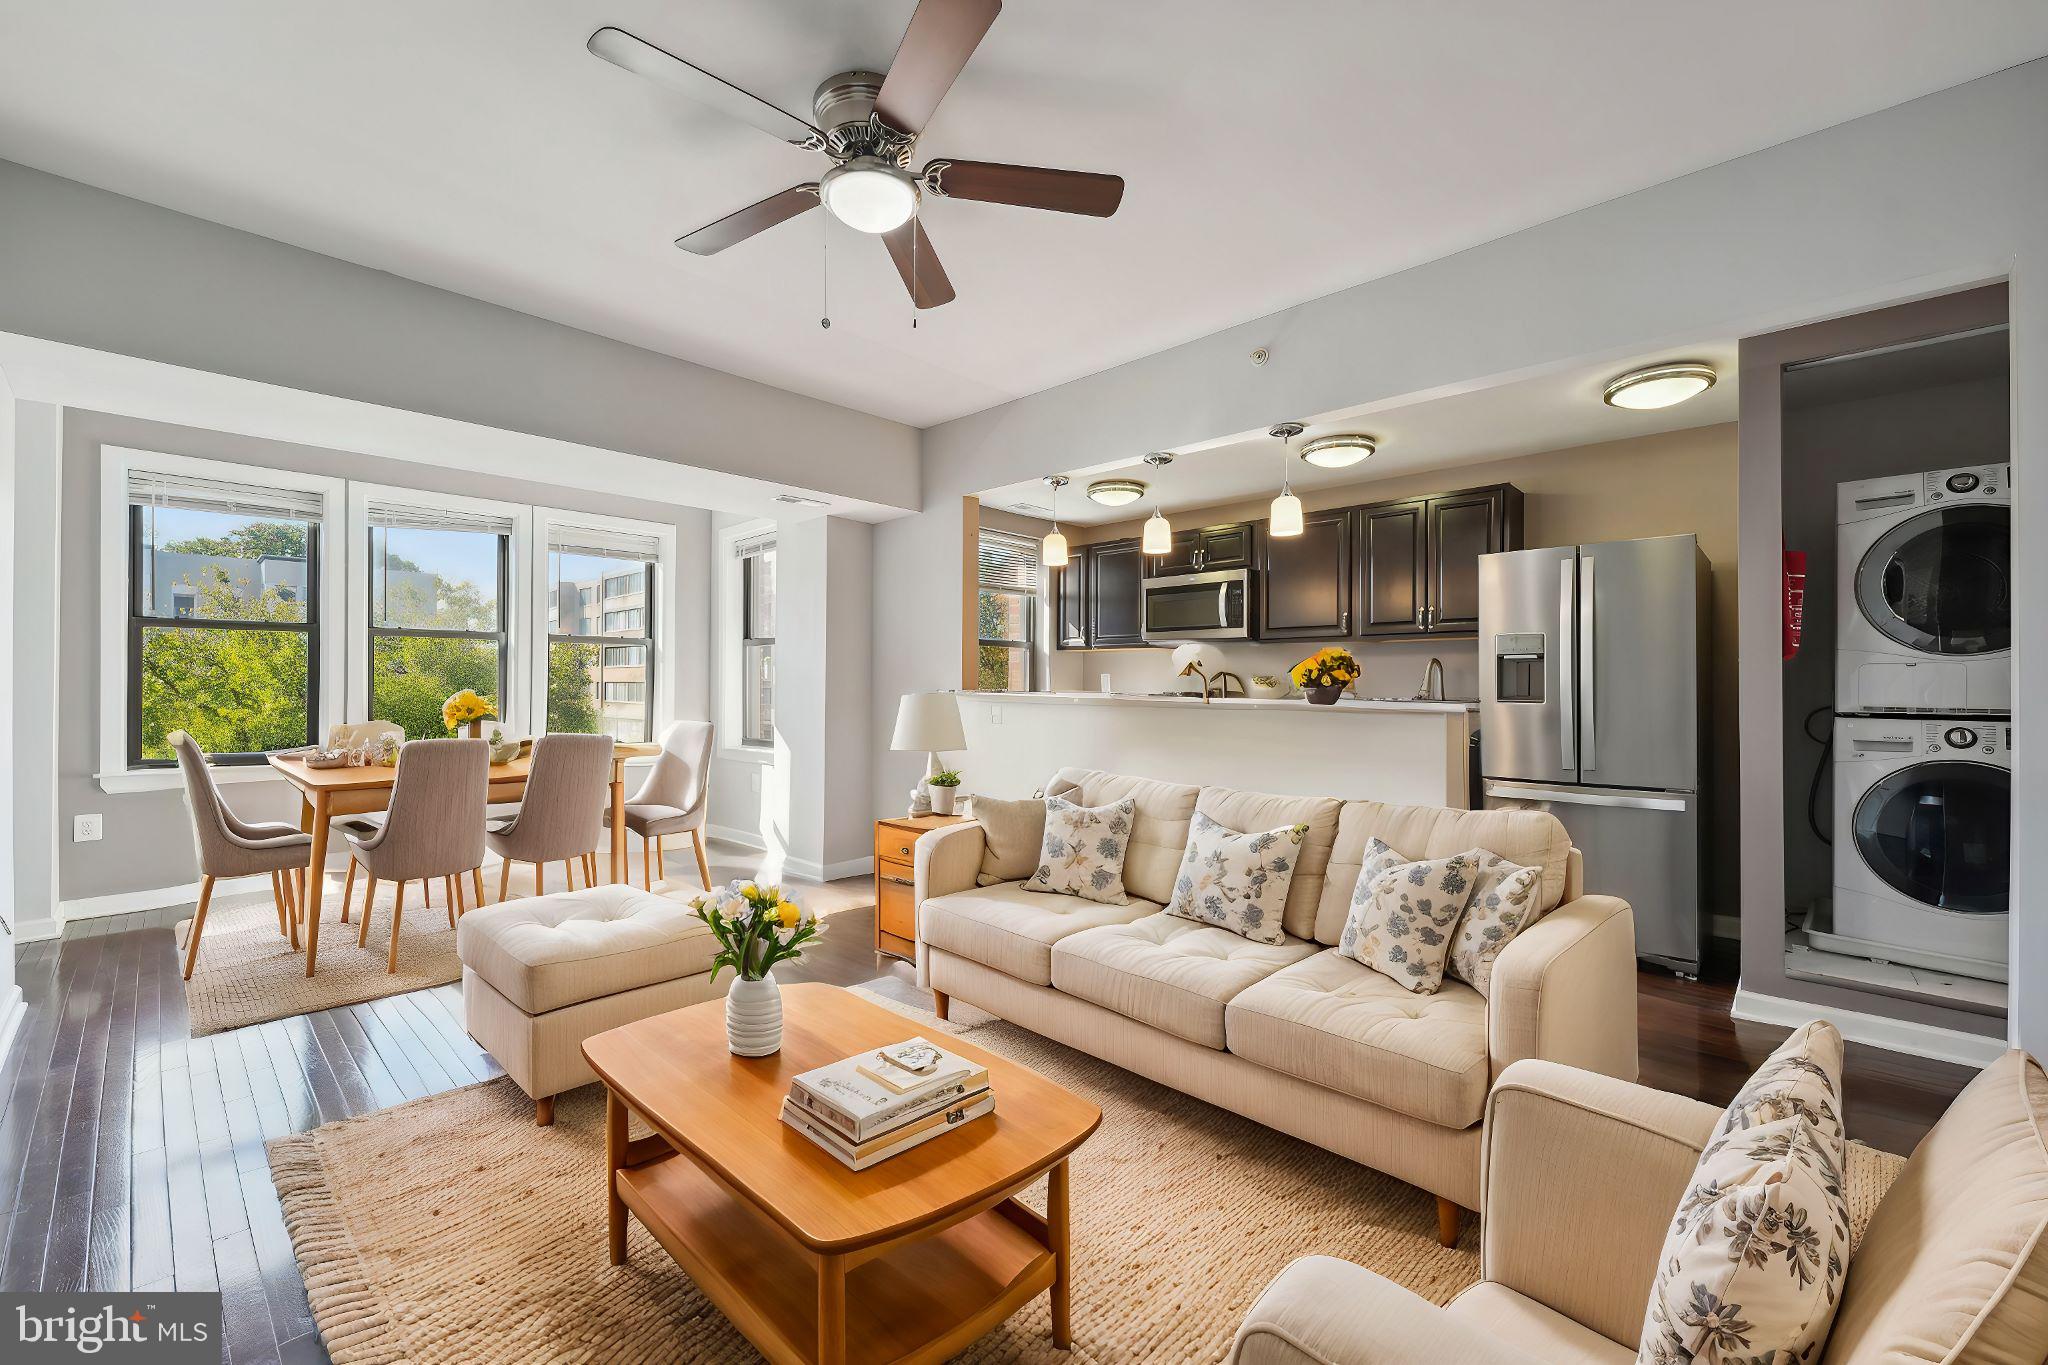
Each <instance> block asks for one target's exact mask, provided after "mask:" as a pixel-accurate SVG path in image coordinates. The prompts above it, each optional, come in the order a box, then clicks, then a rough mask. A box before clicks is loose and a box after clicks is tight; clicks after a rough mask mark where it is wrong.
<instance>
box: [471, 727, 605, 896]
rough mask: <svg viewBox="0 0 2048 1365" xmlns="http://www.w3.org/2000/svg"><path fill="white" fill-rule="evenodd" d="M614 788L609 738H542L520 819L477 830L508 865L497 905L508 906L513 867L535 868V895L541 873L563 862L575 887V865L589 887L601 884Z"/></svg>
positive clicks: (535, 749)
mask: <svg viewBox="0 0 2048 1365" xmlns="http://www.w3.org/2000/svg"><path fill="white" fill-rule="evenodd" d="M611 785H612V737H611V736H610V735H542V736H541V737H540V738H539V739H537V740H535V741H534V742H533V767H532V768H531V769H530V770H529V771H528V773H527V775H526V794H525V796H524V797H522V798H521V800H520V803H519V813H518V814H517V815H515V816H513V817H512V818H511V819H509V820H493V821H491V822H489V824H488V825H486V824H485V823H484V821H483V819H482V815H481V813H479V816H478V827H479V828H482V829H485V830H487V834H486V836H485V837H486V841H487V842H488V843H489V845H490V848H491V851H492V852H493V853H496V854H497V855H498V856H499V857H500V858H502V859H504V860H505V861H504V865H503V866H502V867H500V868H499V869H498V899H499V900H501V901H502V900H504V899H505V896H506V892H507V889H508V887H509V886H510V884H511V879H512V864H513V863H515V862H521V863H532V864H533V894H534V895H536V896H538V895H540V894H541V893H542V891H543V890H544V889H545V887H544V883H543V873H542V871H541V869H542V868H543V867H544V866H545V865H546V864H548V863H554V862H559V863H560V864H561V865H562V873H563V875H564V876H566V877H567V878H568V879H569V889H570V890H572V891H573V890H574V889H575V887H576V873H575V871H574V867H573V863H572V860H573V862H580V863H582V864H583V879H584V884H585V885H586V886H588V885H593V884H595V882H596V880H597V866H596V864H597V853H596V850H597V846H598V842H599V840H600V839H602V838H603V836H604V822H603V819H602V815H601V812H602V810H603V806H604V800H605V797H606V795H607V794H608V793H609V792H610V791H611Z"/></svg>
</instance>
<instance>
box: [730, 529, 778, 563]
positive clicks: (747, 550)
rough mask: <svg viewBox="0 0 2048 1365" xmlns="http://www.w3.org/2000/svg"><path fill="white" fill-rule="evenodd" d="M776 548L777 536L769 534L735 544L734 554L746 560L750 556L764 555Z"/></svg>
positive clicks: (748, 537)
mask: <svg viewBox="0 0 2048 1365" xmlns="http://www.w3.org/2000/svg"><path fill="white" fill-rule="evenodd" d="M774 548H775V535H774V533H773V532H768V533H764V534H762V535H758V536H747V537H745V538H744V539H741V540H739V541H736V542H734V544H733V547H732V552H733V554H734V556H735V557H737V558H739V559H745V558H746V557H747V556H748V555H758V554H763V553H766V552H767V551H769V550H772V549H774Z"/></svg>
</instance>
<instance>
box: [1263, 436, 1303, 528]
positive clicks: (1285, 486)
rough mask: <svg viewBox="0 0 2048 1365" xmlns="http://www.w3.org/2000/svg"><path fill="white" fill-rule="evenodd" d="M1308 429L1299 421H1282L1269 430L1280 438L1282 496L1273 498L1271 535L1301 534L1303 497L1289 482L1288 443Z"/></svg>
mask: <svg viewBox="0 0 2048 1365" xmlns="http://www.w3.org/2000/svg"><path fill="white" fill-rule="evenodd" d="M1305 430H1307V428H1306V427H1304V426H1302V424H1301V423H1299V422H1280V423H1277V424H1276V425H1274V426H1273V428H1272V429H1271V430H1270V431H1268V432H1267V435H1269V436H1276V437H1278V438H1279V440H1280V496H1279V497H1277V498H1275V499H1273V510H1272V513H1271V516H1270V519H1269V520H1268V521H1267V523H1266V534H1267V535H1269V536H1298V535H1300V534H1301V499H1300V498H1297V497H1295V496H1294V489H1293V487H1292V486H1291V485H1290V484H1289V482H1288V475H1289V474H1290V473H1291V472H1292V471H1291V470H1290V469H1289V465H1291V464H1292V463H1293V462H1292V461H1291V460H1289V459H1288V458H1287V443H1288V442H1289V441H1292V440H1293V439H1294V438H1295V437H1297V436H1299V435H1301V433H1302V432H1303V431H1305Z"/></svg>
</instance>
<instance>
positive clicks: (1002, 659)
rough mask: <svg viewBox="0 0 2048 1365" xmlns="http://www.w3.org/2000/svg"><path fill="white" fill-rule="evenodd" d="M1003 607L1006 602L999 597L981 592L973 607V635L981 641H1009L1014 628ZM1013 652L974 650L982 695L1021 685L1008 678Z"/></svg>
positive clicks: (998, 647)
mask: <svg viewBox="0 0 2048 1365" xmlns="http://www.w3.org/2000/svg"><path fill="white" fill-rule="evenodd" d="M1007 606H1008V599H1006V598H1004V597H1003V596H1002V595H1001V594H999V593H993V592H987V591H984V592H983V593H982V594H981V596H980V598H979V600H978V602H977V603H976V608H975V633H976V635H977V636H979V637H980V638H981V639H984V640H987V639H996V640H1005V639H1010V638H1013V637H1012V632H1013V631H1014V630H1015V627H1014V626H1013V625H1012V624H1011V622H1010V619H1009V613H1008V611H1007V610H1006V607H1007ZM1014 653H1015V651H1013V650H1010V649H1007V648H1005V647H1003V646H1001V645H982V646H980V647H979V649H978V650H977V651H976V661H977V665H978V666H977V668H976V670H975V671H976V674H977V677H976V686H977V688H978V689H979V690H981V691H983V692H1001V691H1005V690H1007V689H1009V688H1012V687H1016V686H1019V685H1020V684H1022V682H1023V681H1024V680H1023V679H1021V678H1016V679H1013V678H1012V677H1011V675H1010V666H1011V663H1012V662H1013V658H1014Z"/></svg>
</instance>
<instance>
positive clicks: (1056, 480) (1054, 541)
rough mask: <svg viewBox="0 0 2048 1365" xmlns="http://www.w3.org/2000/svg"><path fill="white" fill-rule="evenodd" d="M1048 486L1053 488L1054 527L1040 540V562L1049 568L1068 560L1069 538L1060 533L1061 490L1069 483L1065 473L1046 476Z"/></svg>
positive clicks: (1061, 566)
mask: <svg viewBox="0 0 2048 1365" xmlns="http://www.w3.org/2000/svg"><path fill="white" fill-rule="evenodd" d="M1045 483H1046V487H1048V488H1050V489H1052V529H1051V530H1050V531H1047V532H1046V533H1045V539H1044V540H1041V541H1039V542H1038V562H1039V563H1041V564H1043V565H1045V566H1046V567H1047V568H1048V569H1058V568H1064V567H1065V566H1066V562H1067V538H1066V537H1065V536H1063V535H1061V534H1060V490H1061V489H1062V488H1065V487H1066V486H1067V483H1068V479H1067V476H1066V475H1064V474H1048V475H1046V476H1045Z"/></svg>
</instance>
